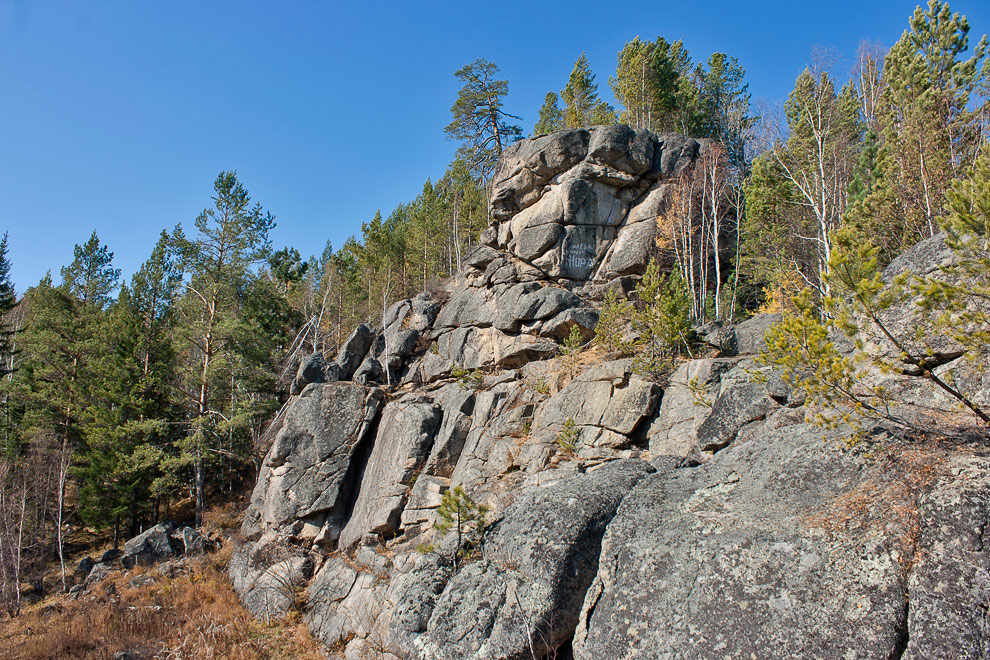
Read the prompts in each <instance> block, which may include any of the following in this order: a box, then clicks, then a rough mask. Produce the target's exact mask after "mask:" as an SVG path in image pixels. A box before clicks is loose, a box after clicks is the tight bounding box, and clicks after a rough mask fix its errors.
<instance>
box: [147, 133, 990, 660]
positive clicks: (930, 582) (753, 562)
mask: <svg viewBox="0 0 990 660" xmlns="http://www.w3.org/2000/svg"><path fill="white" fill-rule="evenodd" d="M706 148H708V145H707V144H706V143H705V142H703V141H702V142H699V141H696V140H692V139H689V138H684V137H680V136H654V135H652V134H650V133H648V132H645V131H634V130H632V129H629V128H627V127H623V126H608V127H598V128H593V129H575V130H568V131H561V132H558V133H554V134H552V135H547V136H540V137H537V138H535V139H532V140H524V141H522V142H519V143H517V144H515V145H513V146H512V147H510V148H509V149H507V150H506V152H505V154H504V155H503V158H502V161H501V162H500V164H499V167H498V170H497V172H496V176H495V181H494V184H493V193H492V200H491V210H492V218H493V221H492V225H491V226H490V227H489V228H488V229H487V230H485V232H483V235H482V243H483V244H482V245H479V246H477V247H476V248H475V249H474V250H473V251H472V252H471V253H470V254H469V255H468V256H467V257H466V259H465V260H464V264H465V267H464V270H463V272H461V273H460V274H458V276H457V278H455V279H454V280H452V281H451V282H449V283H448V284H447V285H446V286H445V288H443V289H442V290H439V291H437V292H435V293H433V294H422V295H420V296H417V297H416V298H412V299H409V300H402V301H399V302H397V303H395V304H394V305H392V306H391V307H390V308H389V309H387V310H386V311H385V313H384V315H383V319H382V322H381V324H380V326H379V327H377V328H372V327H371V326H360V327H359V328H358V329H357V330H355V331H354V333H353V334H352V335H351V336H350V337H349V338H348V339H347V340H346V341H345V342H344V343H343V345H342V347H341V349H340V351H339V354H338V355H337V356H336V357H335V359H333V360H328V359H326V358H324V357H323V356H312V357H309V358H307V359H305V360H303V362H302V364H301V366H300V368H299V370H298V373H297V375H296V378H295V380H294V382H293V386H292V392H293V398H292V399H291V400H290V401H289V403H288V405H287V408H286V411H285V413H284V415H283V416H282V417H281V427H280V429H279V430H278V432H277V434H276V437H275V440H274V443H273V445H272V447H271V449H270V450H269V451H268V454H267V456H266V458H265V461H264V463H263V465H262V469H261V472H260V476H259V479H258V483H257V486H256V488H255V490H254V493H253V495H252V498H251V503H250V506H249V508H248V511H247V514H246V516H245V520H244V523H243V526H242V533H243V536H244V541H243V543H242V544H241V545H240V546H239V548H238V549H237V550H236V551H235V553H234V557H233V559H232V561H231V564H230V575H231V579H232V581H233V583H234V586H235V589H236V591H237V593H238V594H239V596H240V597H241V599H242V600H243V601H244V603H245V604H246V606H247V607H248V608H249V609H250V610H251V612H252V613H253V614H254V615H255V616H257V617H259V618H263V619H266V620H271V619H272V618H276V617H279V616H282V615H284V614H285V613H286V612H288V611H290V610H293V609H299V610H301V611H302V613H303V618H304V620H305V621H306V623H307V625H308V626H309V629H310V630H311V631H312V633H313V634H314V636H316V637H317V638H318V639H320V640H321V641H322V642H323V643H324V644H325V645H326V646H327V648H328V649H333V650H334V652H338V651H339V652H340V653H342V654H343V656H344V657H347V658H361V657H375V658H391V659H396V658H421V659H424V660H426V659H429V660H437V659H448V658H449V659H454V658H457V659H460V658H468V659H473V660H488V659H492V660H494V659H509V658H512V659H520V660H521V659H524V658H530V659H532V658H541V659H542V658H550V657H574V658H578V659H592V658H594V659H595V660H608V659H611V658H669V659H675V658H677V659H694V658H697V659H699V660H700V659H708V658H752V657H791V658H812V657H813V658H826V659H831V658H834V659H836V660H839V659H843V660H847V659H856V658H864V659H865V658H933V657H960V658H963V657H965V658H990V644H988V643H987V641H986V640H988V639H990V634H988V632H987V625H986V617H985V606H986V602H987V599H988V597H990V579H988V577H987V576H988V571H990V554H988V551H987V550H986V549H985V547H986V546H985V543H984V539H983V536H984V528H985V527H986V521H987V520H988V519H990V468H988V465H990V463H988V462H987V454H986V450H985V449H984V448H982V447H979V446H974V445H973V444H972V443H971V442H965V441H963V440H958V441H956V442H948V443H943V444H932V443H928V442H926V441H924V439H914V442H913V444H912V442H909V441H907V440H905V439H904V438H903V437H898V436H896V435H895V434H894V433H892V431H891V429H890V428H888V427H886V426H884V425H883V424H880V423H871V424H870V425H868V426H867V427H866V428H865V429H863V433H862V434H861V435H862V436H865V438H866V439H865V440H862V439H861V438H860V440H861V442H860V444H855V443H852V442H849V441H848V438H847V437H846V436H848V433H844V430H843V429H842V428H836V429H829V430H823V429H822V428H820V427H818V426H814V425H812V424H809V418H810V417H811V416H812V414H811V413H812V412H813V411H810V410H808V409H806V407H805V401H804V399H803V397H802V395H801V393H800V391H794V390H793V389H792V388H791V387H790V386H789V385H788V384H787V383H786V382H785V381H784V380H783V379H782V378H781V376H780V374H779V373H776V372H773V371H772V370H770V369H769V368H768V367H766V366H763V365H761V364H760V362H759V360H757V359H756V356H757V354H758V353H759V351H760V350H761V348H762V347H763V346H764V344H763V336H764V333H765V332H766V330H767V329H768V328H769V327H770V326H771V325H772V324H773V323H775V322H776V321H777V320H778V318H779V317H777V316H775V315H758V316H756V317H753V318H752V319H749V320H748V321H746V322H744V323H740V324H738V325H735V326H732V325H720V324H717V323H716V324H710V325H709V326H706V327H704V328H701V329H700V330H699V333H700V334H701V336H702V337H703V340H704V342H705V343H706V344H707V348H706V351H707V352H706V353H705V355H703V356H702V357H699V358H698V359H694V360H690V361H685V362H683V363H681V364H680V365H678V367H677V368H676V369H675V370H674V371H673V372H672V373H671V374H670V375H669V377H667V378H666V379H663V380H662V381H661V382H655V381H653V380H651V379H649V378H647V377H645V376H643V375H642V374H640V373H639V370H638V368H637V365H636V363H635V361H634V360H630V359H610V357H609V356H604V355H601V354H595V355H584V356H580V357H579V358H575V357H574V356H562V355H561V352H560V345H559V342H560V341H561V340H562V339H563V338H565V337H567V336H568V335H569V334H570V333H571V330H572V328H577V329H578V331H579V333H580V334H581V335H582V336H583V337H584V338H585V339H586V340H587V339H590V338H591V337H592V335H593V331H594V327H595V325H596V323H597V322H598V305H599V303H600V300H601V298H602V296H603V295H604V292H605V291H606V290H612V291H616V292H617V293H619V294H620V295H625V294H626V293H627V292H628V291H629V290H630V289H631V287H632V285H634V283H635V281H636V279H637V278H638V277H639V276H640V275H641V273H642V270H643V268H644V266H645V264H646V263H647V261H648V259H649V258H651V253H652V252H653V248H654V234H653V231H654V227H655V225H656V223H655V222H654V219H655V218H656V216H657V215H658V214H659V213H660V212H661V211H662V210H663V209H664V205H665V204H666V203H667V200H668V197H669V195H670V192H671V188H670V186H671V183H672V181H673V177H675V176H677V175H679V174H680V173H681V172H683V171H684V170H685V169H686V168H690V167H692V166H693V164H694V162H695V161H696V159H697V158H698V156H699V154H700V153H703V152H704V150H705V149H706ZM943 247H944V246H943ZM943 247H939V245H938V244H937V241H930V242H926V243H923V244H922V245H920V246H919V247H918V248H916V249H915V250H912V251H910V252H909V253H907V254H906V255H904V256H903V257H901V258H900V259H898V260H897V261H895V262H894V264H892V265H891V268H892V269H897V268H900V269H905V268H906V269H909V270H914V271H916V272H923V271H925V269H927V271H925V272H935V271H933V270H932V266H931V263H929V262H932V261H933V260H935V259H936V257H937V259H942V260H943V261H944V257H945V255H944V249H943ZM932 255H935V256H932ZM939 263H941V262H939ZM890 276H892V275H891V274H890V273H888V277H890ZM891 313H892V314H900V315H901V316H898V317H897V319H895V320H896V322H897V323H900V324H901V326H899V327H907V326H908V325H909V324H910V323H911V320H910V314H911V313H912V311H911V308H910V306H906V307H904V308H903V309H901V310H900V311H897V310H895V311H893V312H891ZM946 359H947V360H950V361H949V362H946V363H945V364H944V365H940V368H943V369H955V368H956V366H955V365H954V364H953V363H951V359H952V356H951V355H949V354H948V353H946ZM956 373H957V374H958V376H959V378H968V379H969V381H967V382H970V381H971V382H973V383H975V386H974V387H975V388H976V389H977V390H979V392H977V395H978V396H979V397H984V398H986V397H990V381H986V382H985V381H980V380H979V378H982V377H983V376H980V375H978V374H977V372H976V371H974V370H972V369H971V370H970V371H965V372H964V371H962V370H961V368H960V369H956ZM881 375H882V376H883V377H884V378H888V379H890V384H891V386H892V391H895V389H896V387H902V390H903V391H904V392H911V393H912V394H911V396H912V397H913V398H912V402H918V401H927V400H932V401H934V400H935V399H933V398H932V397H936V398H937V395H936V394H932V393H930V392H929V393H926V392H925V391H922V390H921V389H919V388H918V386H917V385H916V384H915V383H914V381H911V380H910V376H904V375H898V374H893V375H891V374H881ZM974 379H975V380H974ZM912 388H913V389H912ZM897 391H901V390H897ZM925 397H928V399H925ZM980 400H983V399H980ZM944 403H945V402H942V403H938V405H939V406H941V405H943V404H944ZM936 408H938V406H936ZM938 409H939V410H943V411H945V412H946V413H948V412H949V411H950V408H949V407H947V406H943V407H942V408H938ZM457 487H459V488H460V489H462V490H463V493H465V494H466V498H467V502H468V503H469V505H470V506H471V507H475V506H478V507H481V506H483V507H486V508H487V528H486V532H485V533H484V535H483V537H482V539H481V541H480V543H479V544H478V545H477V547H467V546H465V545H464V544H463V543H462V545H460V546H459V545H458V538H459V537H458V536H457V534H456V531H453V532H451V533H448V534H446V535H440V534H439V533H438V532H437V530H436V528H435V526H434V524H435V523H436V522H437V521H438V520H439V519H441V518H444V519H447V520H450V518H451V515H452V512H451V511H450V510H449V508H448V509H445V510H441V504H442V501H443V496H444V494H445V493H447V492H448V491H449V490H450V489H452V488H457ZM462 504H463V502H462ZM465 506H467V505H465ZM453 515H455V517H456V512H455V513H454V514H453ZM455 529H456V528H455ZM149 538H150V537H149ZM149 543H151V541H150V540H149Z"/></svg>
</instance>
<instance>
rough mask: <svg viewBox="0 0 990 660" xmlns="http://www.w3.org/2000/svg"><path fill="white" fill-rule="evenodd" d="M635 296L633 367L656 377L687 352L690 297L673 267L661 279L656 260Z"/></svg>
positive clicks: (652, 262) (689, 348) (692, 341)
mask: <svg viewBox="0 0 990 660" xmlns="http://www.w3.org/2000/svg"><path fill="white" fill-rule="evenodd" d="M636 299H637V305H636V308H635V310H634V311H633V315H632V325H633V331H634V332H635V334H636V336H637V338H636V341H635V344H634V350H635V353H636V361H635V366H636V368H637V370H638V371H640V372H641V373H644V374H647V375H649V376H652V377H655V378H656V377H660V376H663V375H665V374H667V373H669V372H670V371H671V370H672V369H673V366H674V360H675V359H676V357H677V356H678V355H682V354H684V353H689V354H690V351H691V346H692V345H693V343H694V334H693V331H692V329H691V298H690V296H689V295H688V292H687V288H686V286H685V285H684V280H683V279H682V278H681V276H680V273H678V272H677V271H676V270H674V271H673V272H671V273H670V274H669V275H668V276H667V278H666V279H664V278H662V277H661V275H660V268H659V266H658V265H657V263H656V261H651V262H650V264H649V265H648V266H647V268H646V272H644V273H643V278H642V279H641V280H640V282H639V284H638V285H637V287H636Z"/></svg>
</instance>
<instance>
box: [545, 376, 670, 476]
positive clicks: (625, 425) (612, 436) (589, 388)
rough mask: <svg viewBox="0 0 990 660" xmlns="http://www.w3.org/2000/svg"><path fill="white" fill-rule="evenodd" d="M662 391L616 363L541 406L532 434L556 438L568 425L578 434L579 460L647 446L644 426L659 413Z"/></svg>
mask: <svg viewBox="0 0 990 660" xmlns="http://www.w3.org/2000/svg"><path fill="white" fill-rule="evenodd" d="M659 399H660V388H659V387H658V386H657V385H656V384H655V383H653V382H651V381H649V380H646V379H644V378H642V377H641V376H639V375H637V374H635V373H634V371H633V361H632V360H630V359H627V360H616V361H613V362H606V363H604V364H601V365H599V366H596V367H592V368H591V369H588V370H587V371H585V372H584V373H582V374H580V375H578V376H577V377H576V378H575V379H574V380H573V381H571V382H570V383H569V384H568V385H567V386H566V387H564V388H563V389H562V390H561V391H560V392H558V393H557V394H554V395H553V396H552V397H551V398H550V399H549V400H548V401H547V402H546V403H545V404H544V405H542V406H540V408H539V410H538V411H537V414H536V415H535V418H534V420H533V434H534V435H535V436H543V437H548V438H551V439H553V438H556V437H557V435H558V434H559V433H560V431H561V430H562V429H563V427H564V425H565V424H568V423H569V422H570V423H573V424H574V425H575V427H576V430H577V434H578V437H577V441H576V443H575V444H576V447H575V448H576V450H577V451H578V453H579V455H583V456H588V457H591V456H596V455H603V454H607V453H608V452H610V451H612V450H614V449H615V448H618V447H622V446H626V445H628V444H629V443H631V442H642V443H643V444H645V437H644V438H642V439H641V438H640V436H645V430H646V425H647V424H648V420H649V419H651V418H652V417H653V415H654V414H655V413H656V410H657V403H658V401H659Z"/></svg>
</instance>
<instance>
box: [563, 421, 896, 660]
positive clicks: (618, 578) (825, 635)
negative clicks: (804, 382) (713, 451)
mask: <svg viewBox="0 0 990 660" xmlns="http://www.w3.org/2000/svg"><path fill="white" fill-rule="evenodd" d="M802 418H803V414H802V413H801V412H792V411H790V410H787V409H785V410H784V411H782V412H780V413H778V414H777V415H774V416H773V417H772V418H771V419H770V420H768V421H767V422H765V423H763V424H757V425H752V426H750V427H747V429H745V430H744V432H743V433H742V434H741V437H740V438H739V439H737V440H736V442H735V443H734V444H733V445H731V446H730V447H729V448H727V449H725V450H723V451H722V452H720V453H718V454H717V455H716V456H715V457H714V458H713V459H712V460H711V461H710V462H708V463H706V464H704V465H702V466H701V467H697V468H691V469H686V468H685V469H679V470H675V471H674V472H672V473H669V474H659V475H655V476H650V477H647V478H645V479H644V480H643V481H641V482H640V483H639V484H638V485H637V486H636V487H635V488H634V489H633V491H632V493H630V494H629V496H628V497H626V499H625V500H624V501H623V503H622V505H621V507H620V508H619V511H618V513H617V514H616V517H615V518H614V519H613V521H612V523H611V524H610V525H609V529H608V532H607V533H606V535H605V540H604V541H603V544H602V553H601V559H600V567H599V571H598V576H597V578H596V579H595V582H594V584H593V585H592V587H591V588H590V590H589V592H588V595H587V598H586V599H585V602H584V606H583V611H582V615H581V621H580V623H579V626H578V629H577V633H576V635H575V639H574V644H573V650H574V657H575V658H577V659H578V660H591V659H595V660H597V659H599V658H630V657H662V658H682V659H685V660H687V659H693V658H698V659H699V660H700V659H708V658H723V657H731V658H751V657H766V656H767V654H768V653H770V654H772V655H774V656H775V657H795V658H824V659H830V658H834V659H836V660H838V659H840V658H841V659H858V658H876V659H878V660H879V659H884V660H885V659H887V658H891V657H898V656H897V651H898V649H899V648H902V647H901V646H900V645H901V640H902V631H903V624H904V620H905V617H906V615H907V605H906V602H905V599H904V584H903V576H902V568H901V566H900V565H899V563H898V561H897V559H896V557H895V556H892V553H891V549H890V548H891V539H890V538H889V536H888V534H887V532H886V530H885V528H884V525H883V523H880V524H876V525H863V526H862V527H859V528H856V529H854V530H853V533H850V534H846V533H840V534H835V533H832V532H831V531H830V530H832V529H834V527H832V526H831V525H832V524H833V523H832V521H833V520H834V519H835V518H836V517H837V516H841V515H842V509H841V506H843V503H844V502H846V501H848V502H849V503H850V504H851V505H853V506H855V502H856V500H855V499H849V498H851V497H854V496H855V495H856V494H857V493H859V492H861V491H860V489H862V488H869V487H870V485H871V483H872V481H871V480H872V479H883V478H884V474H883V473H882V472H880V471H873V470H864V465H863V463H862V462H861V460H859V459H857V458H856V456H855V455H851V454H847V453H843V452H842V451H839V450H837V448H836V446H835V444H834V443H835V441H836V440H835V436H834V434H833V435H832V436H831V437H832V440H831V442H829V443H823V442H822V429H820V428H817V427H814V426H809V425H806V424H803V423H802ZM863 492H869V491H868V490H866V491H863ZM836 506H838V507H840V509H839V510H838V511H836V510H834V509H833V508H832V507H836ZM840 519H841V518H840Z"/></svg>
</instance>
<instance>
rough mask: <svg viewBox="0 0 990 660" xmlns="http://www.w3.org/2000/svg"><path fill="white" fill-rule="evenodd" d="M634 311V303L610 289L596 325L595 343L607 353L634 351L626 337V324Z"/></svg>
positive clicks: (626, 353) (625, 353)
mask: <svg viewBox="0 0 990 660" xmlns="http://www.w3.org/2000/svg"><path fill="white" fill-rule="evenodd" d="M632 313H633V306H632V303H630V302H629V301H628V300H625V299H624V298H620V297H619V295H618V294H617V293H616V292H615V291H614V290H613V289H609V290H608V291H607V292H606V293H605V301H604V302H603V303H602V309H601V313H600V314H599V316H598V324H597V325H596V326H595V345H596V346H598V347H600V348H601V349H602V350H604V351H605V352H607V353H615V352H618V353H621V354H622V355H629V354H630V353H632V345H631V344H630V342H628V341H627V340H626V339H625V333H626V324H627V323H628V322H629V321H630V320H631V319H632Z"/></svg>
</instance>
